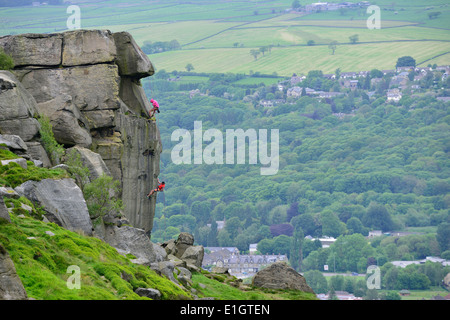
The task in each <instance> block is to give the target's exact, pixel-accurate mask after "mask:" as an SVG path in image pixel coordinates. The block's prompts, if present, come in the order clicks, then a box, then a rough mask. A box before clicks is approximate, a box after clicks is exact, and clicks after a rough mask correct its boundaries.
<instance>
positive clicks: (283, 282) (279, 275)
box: [252, 262, 314, 293]
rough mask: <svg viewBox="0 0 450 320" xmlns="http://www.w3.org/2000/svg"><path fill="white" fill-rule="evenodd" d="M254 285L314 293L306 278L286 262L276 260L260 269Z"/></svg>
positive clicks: (254, 279) (254, 278) (253, 282)
mask: <svg viewBox="0 0 450 320" xmlns="http://www.w3.org/2000/svg"><path fill="white" fill-rule="evenodd" d="M252 285H253V286H255V287H261V288H267V289H291V290H300V291H304V292H310V293H314V291H313V290H312V289H311V287H310V286H308V284H307V283H306V280H305V278H304V277H303V276H302V275H301V274H299V273H298V272H297V271H295V270H294V269H293V268H291V267H289V266H288V265H287V264H286V263H284V262H275V263H273V264H271V265H270V266H268V267H267V268H265V269H263V270H261V271H258V273H256V275H255V276H254V277H253V280H252Z"/></svg>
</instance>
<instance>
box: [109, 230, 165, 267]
mask: <svg viewBox="0 0 450 320" xmlns="http://www.w3.org/2000/svg"><path fill="white" fill-rule="evenodd" d="M104 241H105V242H107V243H109V244H110V245H111V246H112V247H114V248H116V249H117V250H118V251H119V252H120V253H122V254H132V255H133V256H135V257H136V261H137V262H139V264H144V265H150V264H151V263H156V262H160V261H163V260H164V259H165V258H166V257H165V256H161V255H160V253H161V251H157V250H155V249H154V244H153V243H152V242H151V241H150V239H149V237H148V236H147V235H146V233H145V231H144V230H143V229H138V228H134V227H130V226H122V227H117V226H107V227H106V231H105V236H104Z"/></svg>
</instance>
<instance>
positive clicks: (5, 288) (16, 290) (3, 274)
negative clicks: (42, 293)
mask: <svg viewBox="0 0 450 320" xmlns="http://www.w3.org/2000/svg"><path fill="white" fill-rule="evenodd" d="M26 299H28V297H27V293H26V291H25V288H24V287H23V284H22V282H21V281H20V278H19V276H18V275H17V273H16V268H15V267H14V262H13V261H12V260H11V258H10V257H9V254H8V252H7V251H6V250H5V248H4V247H3V246H2V245H1V244H0V300H26Z"/></svg>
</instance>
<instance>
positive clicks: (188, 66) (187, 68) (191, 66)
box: [185, 63, 194, 72]
mask: <svg viewBox="0 0 450 320" xmlns="http://www.w3.org/2000/svg"><path fill="white" fill-rule="evenodd" d="M185 68H186V70H187V71H188V72H190V71H191V70H194V66H193V65H192V63H188V64H187V65H186V67H185Z"/></svg>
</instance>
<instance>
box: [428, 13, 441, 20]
mask: <svg viewBox="0 0 450 320" xmlns="http://www.w3.org/2000/svg"><path fill="white" fill-rule="evenodd" d="M441 14H442V12H439V11H437V12H430V13H428V18H429V19H430V20H431V19H436V18H437V17H438V16H440V15H441Z"/></svg>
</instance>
